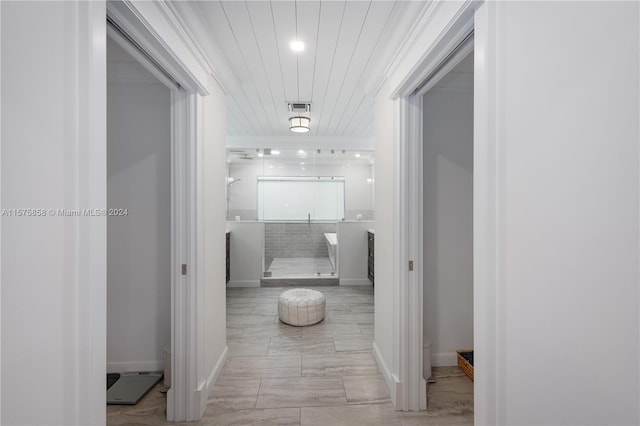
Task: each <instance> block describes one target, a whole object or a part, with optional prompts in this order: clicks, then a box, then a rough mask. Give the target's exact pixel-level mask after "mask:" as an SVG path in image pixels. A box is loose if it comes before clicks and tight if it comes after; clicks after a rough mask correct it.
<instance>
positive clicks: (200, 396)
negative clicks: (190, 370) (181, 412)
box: [193, 346, 229, 420]
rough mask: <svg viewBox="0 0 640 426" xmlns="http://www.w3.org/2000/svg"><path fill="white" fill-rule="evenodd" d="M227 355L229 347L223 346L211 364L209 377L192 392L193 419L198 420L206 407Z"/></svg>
mask: <svg viewBox="0 0 640 426" xmlns="http://www.w3.org/2000/svg"><path fill="white" fill-rule="evenodd" d="M228 355H229V347H228V346H225V347H224V350H223V351H222V354H220V356H219V357H218V360H217V361H216V364H215V365H214V366H213V369H212V370H211V373H209V377H207V380H205V381H204V382H202V384H201V385H200V386H199V387H198V389H197V390H196V391H195V392H194V395H193V397H194V402H195V407H196V408H195V411H196V413H194V414H197V417H195V418H194V419H195V420H199V419H200V418H201V417H202V415H203V414H204V411H205V410H206V409H207V401H208V400H209V395H211V390H212V389H213V385H214V384H215V382H216V380H217V379H218V376H219V375H220V373H221V372H222V368H223V367H224V363H225V361H226V360H227V356H228Z"/></svg>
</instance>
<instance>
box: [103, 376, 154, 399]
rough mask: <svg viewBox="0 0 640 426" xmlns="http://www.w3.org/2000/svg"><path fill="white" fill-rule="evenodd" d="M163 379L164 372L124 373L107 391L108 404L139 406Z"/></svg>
mask: <svg viewBox="0 0 640 426" xmlns="http://www.w3.org/2000/svg"><path fill="white" fill-rule="evenodd" d="M161 379H162V371H159V372H141V373H123V374H122V375H121V376H120V379H118V381H116V382H115V383H114V385H113V386H111V389H109V390H107V404H114V405H134V404H137V403H138V401H140V400H141V399H142V397H143V396H145V395H146V394H147V392H149V391H150V390H151V388H153V387H154V386H155V385H156V384H157V383H158V382H159V381H160V380H161Z"/></svg>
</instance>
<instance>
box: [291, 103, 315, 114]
mask: <svg viewBox="0 0 640 426" xmlns="http://www.w3.org/2000/svg"><path fill="white" fill-rule="evenodd" d="M309 111H311V104H303V103H289V112H295V113H300V112H309Z"/></svg>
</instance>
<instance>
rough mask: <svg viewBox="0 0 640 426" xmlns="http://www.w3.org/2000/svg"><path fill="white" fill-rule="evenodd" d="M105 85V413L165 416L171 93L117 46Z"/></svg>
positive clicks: (112, 47) (111, 46) (111, 49)
mask: <svg viewBox="0 0 640 426" xmlns="http://www.w3.org/2000/svg"><path fill="white" fill-rule="evenodd" d="M107 83H108V84H107V206H108V212H107V213H108V215H107V373H110V374H111V375H110V377H111V378H112V380H113V383H112V386H111V387H110V389H109V390H108V391H107V401H108V403H109V404H111V405H109V407H108V410H107V413H108V417H110V416H113V415H121V416H125V415H127V413H129V412H135V411H136V410H139V409H140V408H139V407H136V406H135V405H134V404H136V403H138V402H140V400H141V399H143V397H144V404H145V409H147V410H148V405H149V400H151V401H153V404H154V405H155V407H154V410H155V411H157V412H158V413H160V415H162V416H164V412H165V410H166V406H167V402H166V397H165V395H166V394H165V392H166V389H168V388H169V387H170V386H171V374H170V370H171V369H170V367H169V365H170V359H171V282H172V279H171V257H172V235H171V226H172V208H171V207H172V199H171V181H172V171H171V144H172V137H171V90H170V89H169V88H168V87H167V86H166V85H165V84H163V82H161V81H160V80H158V79H157V78H156V77H155V76H154V75H152V74H151V73H150V72H149V71H147V69H145V67H143V66H142V65H141V64H140V62H138V61H137V60H136V59H135V58H134V57H133V56H131V54H129V53H128V52H127V51H126V50H125V49H124V48H123V47H121V46H120V45H119V44H118V43H116V42H115V41H114V40H113V39H112V38H108V39H107ZM163 374H164V380H162V379H161V377H162V375H163ZM161 391H162V392H161ZM123 404H128V405H123Z"/></svg>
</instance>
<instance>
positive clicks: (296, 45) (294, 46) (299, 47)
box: [289, 40, 304, 53]
mask: <svg viewBox="0 0 640 426" xmlns="http://www.w3.org/2000/svg"><path fill="white" fill-rule="evenodd" d="M289 47H290V48H291V50H293V51H294V52H296V53H298V52H302V51H303V50H304V43H303V42H301V41H300V40H292V41H291V43H289Z"/></svg>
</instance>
